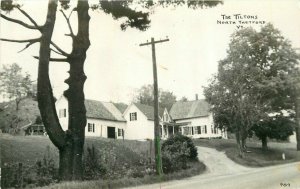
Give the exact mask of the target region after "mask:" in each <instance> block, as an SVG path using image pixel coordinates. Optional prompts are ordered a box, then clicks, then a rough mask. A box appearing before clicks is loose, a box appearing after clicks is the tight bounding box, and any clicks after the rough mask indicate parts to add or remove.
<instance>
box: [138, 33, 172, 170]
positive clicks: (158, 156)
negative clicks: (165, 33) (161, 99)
mask: <svg viewBox="0 0 300 189" xmlns="http://www.w3.org/2000/svg"><path fill="white" fill-rule="evenodd" d="M167 41H169V39H163V40H158V41H155V40H154V38H153V37H152V38H151V42H147V43H141V44H140V46H146V45H151V47H152V62H153V89H154V90H153V93H154V151H155V152H154V154H155V165H156V172H157V174H158V175H161V174H162V160H161V148H160V126H159V118H158V86H157V68H156V56H155V44H156V43H163V42H167Z"/></svg>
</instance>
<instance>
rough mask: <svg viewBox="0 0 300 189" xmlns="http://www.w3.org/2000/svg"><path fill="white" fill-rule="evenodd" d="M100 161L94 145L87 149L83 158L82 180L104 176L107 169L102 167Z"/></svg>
mask: <svg viewBox="0 0 300 189" xmlns="http://www.w3.org/2000/svg"><path fill="white" fill-rule="evenodd" d="M101 160H102V159H101V156H100V155H98V154H97V153H96V150H95V147H94V145H93V146H92V147H87V151H86V155H85V156H84V164H85V166H84V179H86V180H93V179H98V178H100V177H101V176H104V175H105V174H106V172H107V169H106V168H105V167H104V166H102V161H101Z"/></svg>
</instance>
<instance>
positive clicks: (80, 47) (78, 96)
mask: <svg viewBox="0 0 300 189" xmlns="http://www.w3.org/2000/svg"><path fill="white" fill-rule="evenodd" d="M88 10H89V4H88V1H82V0H79V1H78V4H77V15H78V34H77V35H76V36H74V37H73V49H72V52H71V55H70V56H69V58H68V59H69V63H70V71H69V74H70V77H69V78H68V79H67V80H66V81H65V82H66V83H67V84H68V85H69V88H68V90H66V91H65V93H64V95H65V96H66V98H67V99H68V104H69V127H68V128H69V132H70V145H67V146H66V147H65V148H64V149H62V150H61V151H60V156H61V158H60V159H61V160H62V161H68V162H70V163H68V164H67V166H71V168H70V167H66V168H67V170H69V171H72V178H71V179H72V180H80V179H82V176H83V175H82V173H83V162H82V155H83V146H84V131H85V126H86V109H85V105H84V92H83V89H84V82H85V80H86V75H85V74H84V62H85V59H86V51H87V50H88V48H89V46H90V41H89V20H90V16H89V14H88ZM71 144H72V145H71ZM70 154H71V155H70ZM68 158H71V159H68ZM62 166H64V165H62ZM61 173H62V174H63V175H64V177H65V178H66V179H69V177H68V175H69V173H68V172H67V171H66V172H64V171H63V170H62V172H61Z"/></svg>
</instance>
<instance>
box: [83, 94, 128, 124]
mask: <svg viewBox="0 0 300 189" xmlns="http://www.w3.org/2000/svg"><path fill="white" fill-rule="evenodd" d="M84 104H85V107H86V117H87V118H95V119H104V120H112V121H126V120H125V119H124V118H123V116H122V114H121V112H120V111H119V110H118V109H117V108H116V107H115V105H113V103H111V102H100V101H96V100H88V99H86V100H85V102H84Z"/></svg>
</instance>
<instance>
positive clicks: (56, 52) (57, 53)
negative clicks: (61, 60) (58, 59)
mask: <svg viewBox="0 0 300 189" xmlns="http://www.w3.org/2000/svg"><path fill="white" fill-rule="evenodd" d="M50 50H51V51H53V52H55V53H56V54H59V55H63V54H61V53H60V52H58V51H57V50H54V49H52V48H50Z"/></svg>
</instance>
